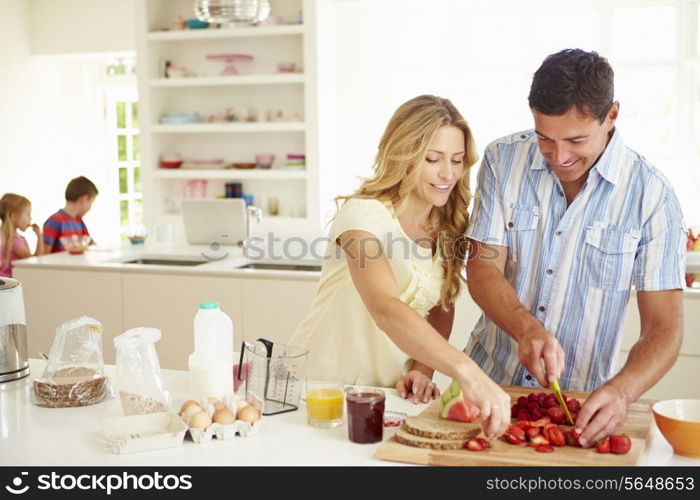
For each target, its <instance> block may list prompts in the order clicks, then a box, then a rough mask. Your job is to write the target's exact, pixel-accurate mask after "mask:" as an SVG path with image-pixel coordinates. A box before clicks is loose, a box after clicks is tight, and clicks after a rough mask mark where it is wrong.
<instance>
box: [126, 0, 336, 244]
mask: <svg viewBox="0 0 700 500" xmlns="http://www.w3.org/2000/svg"><path fill="white" fill-rule="evenodd" d="M318 2H319V0H272V1H271V2H270V3H271V7H272V14H274V15H276V16H278V17H279V18H280V19H281V21H282V24H279V25H271V26H237V27H232V28H213V27H210V28H207V29H185V30H168V27H169V26H170V23H171V22H172V21H173V20H175V19H176V18H177V16H182V17H184V18H185V19H187V18H192V17H194V15H193V13H192V12H193V11H192V5H193V0H186V1H185V0H145V1H143V2H139V5H138V9H139V11H138V15H137V16H136V18H137V27H136V34H137V35H136V36H137V57H138V66H139V68H138V69H139V70H138V79H139V111H140V119H141V124H140V132H141V139H140V140H141V158H142V164H143V166H142V182H143V193H144V196H143V199H144V221H145V224H146V226H148V227H154V226H155V225H158V224H163V223H166V224H173V225H174V227H175V228H176V231H175V237H176V239H180V238H182V235H183V230H182V221H181V216H180V214H179V200H180V199H181V198H183V197H185V196H191V195H192V193H189V192H188V188H187V182H188V181H191V180H195V179H200V180H204V181H206V197H208V198H214V197H216V196H222V195H224V193H225V187H224V184H225V183H227V182H241V183H242V184H243V192H244V193H246V194H251V195H253V197H254V201H253V203H254V205H256V206H258V207H260V208H262V209H263V212H264V215H265V217H264V219H263V221H262V223H261V224H259V225H258V226H256V227H255V228H254V230H255V232H256V233H257V234H259V235H264V234H267V233H270V232H272V233H275V234H283V235H297V234H303V233H310V234H312V235H314V236H315V235H317V234H320V232H321V229H322V225H321V220H322V217H323V214H322V212H323V208H322V207H323V205H324V203H325V202H324V201H323V200H322V196H321V193H320V189H321V186H322V185H325V184H327V183H328V182H327V180H326V181H324V179H325V178H327V177H328V176H329V175H331V173H330V170H331V169H325V170H322V169H321V164H322V163H323V161H324V157H323V154H322V150H323V149H324V148H322V147H320V141H321V140H322V139H323V137H324V134H326V135H327V134H328V133H329V132H328V131H329V130H331V129H332V127H331V126H325V125H322V124H323V120H324V118H322V117H321V116H320V114H319V113H318V103H319V100H320V96H319V93H318V88H319V80H320V74H319V71H318V70H317V60H318V57H317V55H318V53H319V50H318V47H317V45H316V35H317V33H316V32H317V27H316V23H315V13H316V7H317V5H316V4H317V3H318ZM302 18H303V22H302V23H300V21H301V20H302ZM221 54H248V55H252V56H253V58H254V59H253V60H252V61H249V62H247V61H244V62H237V63H234V64H235V66H236V68H237V70H238V71H239V73H240V74H237V75H221V72H222V70H223V68H224V63H223V62H222V61H218V60H211V59H207V56H208V55H221ZM166 61H168V62H169V63H170V64H172V65H177V66H181V67H184V68H186V71H187V72H188V73H190V74H191V75H192V76H189V75H187V76H178V77H172V76H171V77H166V75H165V74H164V72H163V71H164V65H165V62H166ZM285 62H288V63H294V64H295V65H296V68H297V71H296V72H293V73H280V72H278V68H277V65H278V63H285ZM240 108H249V109H251V110H252V109H254V110H255V111H256V113H257V116H258V121H228V120H225V121H214V122H209V121H208V119H209V117H211V116H213V115H214V114H215V113H221V112H226V110H228V112H227V113H228V115H231V114H232V111H231V110H236V109H239V110H240ZM325 109H326V110H328V108H327V106H326V108H325ZM268 111H271V112H277V113H279V112H281V113H282V114H283V115H285V116H283V120H280V121H260V120H261V119H262V117H263V116H264V115H265V113H266V112H268ZM171 112H197V113H199V114H200V116H201V118H202V119H203V121H202V122H201V123H188V124H163V123H160V118H161V116H162V115H164V114H166V113H171ZM225 114H226V113H225ZM239 115H240V113H239ZM326 120H329V119H328V118H326ZM321 126H324V131H323V132H320V131H319V129H320V127H321ZM165 153H179V154H180V155H181V156H182V157H183V158H184V159H185V160H221V162H220V163H219V164H218V167H212V166H209V167H208V168H184V167H186V166H187V165H188V163H187V162H186V163H185V164H184V165H183V167H181V168H174V169H167V168H160V167H159V160H160V157H161V155H163V154H165ZM268 153H271V154H274V155H275V157H276V159H275V162H274V164H273V166H272V168H270V169H261V168H254V169H246V170H243V169H234V168H231V169H228V168H226V169H225V168H223V166H224V165H230V164H231V163H234V162H255V155H256V154H268ZM287 154H304V155H305V156H306V165H305V167H303V169H302V170H293V169H289V168H285V166H284V164H285V162H286V157H287ZM190 164H191V163H190ZM195 196H199V195H195ZM275 200H276V204H277V206H278V210H279V213H278V214H277V215H275V214H273V213H271V211H270V207H271V206H272V205H273V204H275Z"/></svg>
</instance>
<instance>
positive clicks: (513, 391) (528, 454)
mask: <svg viewBox="0 0 700 500" xmlns="http://www.w3.org/2000/svg"><path fill="white" fill-rule="evenodd" d="M503 389H504V390H505V391H506V392H507V393H508V394H509V395H510V397H511V399H512V402H513V403H515V402H516V401H517V399H518V397H520V396H523V395H525V396H526V395H528V394H529V393H531V392H551V391H545V390H544V389H539V390H538V389H532V388H525V387H512V386H505V387H503ZM565 393H566V395H567V396H568V397H569V398H576V399H578V400H580V401H581V402H583V401H585V399H586V398H587V397H588V396H589V395H590V393H588V392H579V391H565ZM653 403H654V401H652V400H639V401H637V402H636V403H634V404H632V405H630V407H629V408H628V410H627V418H626V419H625V424H624V426H623V427H622V429H621V430H618V431H615V433H616V434H620V433H621V432H624V433H625V434H627V435H628V436H629V437H630V439H631V440H632V449H631V450H630V451H629V453H627V454H625V455H613V454H611V453H607V454H602V453H597V452H596V451H595V448H593V449H587V448H574V447H573V446H564V447H555V448H554V453H538V452H536V451H535V449H534V448H532V447H529V446H523V445H520V446H515V445H512V444H510V443H507V442H505V441H503V440H501V439H494V440H493V441H491V448H488V449H486V450H484V451H469V450H430V449H423V448H415V447H413V446H406V445H403V444H400V443H398V442H396V441H395V440H394V438H393V435H392V436H391V437H390V438H388V439H387V440H385V441H384V442H383V443H382V444H381V445H380V446H379V448H378V449H377V455H376V456H377V458H380V459H382V460H390V461H393V462H407V463H414V464H422V465H484V466H493V465H516V466H532V465H543V466H557V465H564V466H585V465H593V466H603V467H607V466H621V465H622V466H630V465H637V464H638V463H639V461H640V460H641V458H642V452H643V451H644V448H645V447H646V444H647V440H648V439H649V430H650V428H651V422H652V420H653V418H652V413H651V405H652V404H653ZM439 408H440V401H433V402H432V404H430V405H429V406H428V407H427V408H426V409H425V410H424V411H423V412H421V414H420V416H422V417H427V418H434V419H436V420H437V419H439V417H438V411H439ZM474 425H475V426H477V427H480V423H479V420H477V421H476V422H474ZM482 436H483V435H482Z"/></svg>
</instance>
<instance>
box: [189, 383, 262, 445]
mask: <svg viewBox="0 0 700 500" xmlns="http://www.w3.org/2000/svg"><path fill="white" fill-rule="evenodd" d="M179 414H180V418H181V419H182V420H183V422H185V424H186V425H187V427H188V428H189V434H190V437H191V438H192V440H193V441H194V442H195V443H198V444H199V443H205V442H208V441H209V440H211V439H212V437H216V438H217V439H221V440H222V441H225V440H228V439H232V438H233V437H234V436H236V434H238V435H240V436H244V437H247V436H252V435H254V434H256V433H257V432H258V429H259V427H260V424H259V420H260V411H259V410H258V409H257V408H255V407H253V406H251V405H249V404H248V403H247V402H246V401H245V400H244V399H243V398H242V397H241V396H239V395H234V396H229V397H226V398H225V399H224V401H220V400H219V399H217V398H208V399H207V401H201V402H197V401H194V400H192V399H190V400H188V401H185V403H184V404H183V405H182V408H180V413H179Z"/></svg>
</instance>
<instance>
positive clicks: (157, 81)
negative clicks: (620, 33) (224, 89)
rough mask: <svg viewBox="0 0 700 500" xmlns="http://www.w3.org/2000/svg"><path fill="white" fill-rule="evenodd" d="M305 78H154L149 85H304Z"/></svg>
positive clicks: (303, 76)
mask: <svg viewBox="0 0 700 500" xmlns="http://www.w3.org/2000/svg"><path fill="white" fill-rule="evenodd" d="M305 81H306V77H305V75H303V74H300V73H281V74H272V75H239V76H212V77H202V76H199V77H183V78H154V79H152V80H150V82H149V85H150V86H151V87H152V88H153V87H165V88H172V87H218V86H230V85H284V84H287V83H305Z"/></svg>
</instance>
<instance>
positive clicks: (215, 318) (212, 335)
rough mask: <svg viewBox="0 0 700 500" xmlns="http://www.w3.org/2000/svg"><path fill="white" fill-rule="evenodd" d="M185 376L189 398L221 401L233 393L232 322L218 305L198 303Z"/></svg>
mask: <svg viewBox="0 0 700 500" xmlns="http://www.w3.org/2000/svg"><path fill="white" fill-rule="evenodd" d="M189 373H190V397H192V399H196V400H197V401H200V400H202V399H204V400H206V398H208V397H215V398H219V399H223V398H224V397H225V396H228V395H231V394H233V322H232V321H231V318H229V317H228V316H227V315H226V314H225V313H224V312H223V311H221V309H219V303H218V302H202V303H201V304H199V310H198V311H197V314H195V316H194V352H193V353H192V354H190V357H189Z"/></svg>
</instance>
